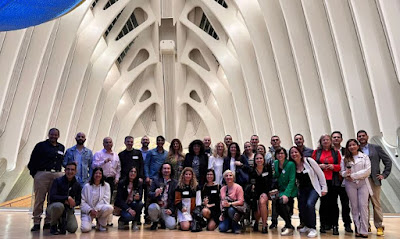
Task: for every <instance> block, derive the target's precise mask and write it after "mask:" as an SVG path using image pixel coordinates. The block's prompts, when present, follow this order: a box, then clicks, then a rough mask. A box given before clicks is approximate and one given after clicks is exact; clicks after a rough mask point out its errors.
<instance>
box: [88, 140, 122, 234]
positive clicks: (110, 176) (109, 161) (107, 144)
mask: <svg viewBox="0 0 400 239" xmlns="http://www.w3.org/2000/svg"><path fill="white" fill-rule="evenodd" d="M103 147H104V149H102V150H100V151H98V152H96V153H95V154H94V157H93V166H92V167H93V168H96V167H101V168H102V169H103V173H104V177H105V181H106V182H107V183H108V184H110V192H111V196H110V203H112V201H113V198H112V195H113V192H114V188H115V185H117V184H118V182H119V178H120V175H121V174H120V173H121V164H120V161H119V157H118V154H116V153H114V152H113V151H112V147H113V141H112V139H111V138H110V137H105V138H104V139H103ZM112 216H113V215H112V214H111V215H110V217H109V219H108V223H107V226H113V223H112Z"/></svg>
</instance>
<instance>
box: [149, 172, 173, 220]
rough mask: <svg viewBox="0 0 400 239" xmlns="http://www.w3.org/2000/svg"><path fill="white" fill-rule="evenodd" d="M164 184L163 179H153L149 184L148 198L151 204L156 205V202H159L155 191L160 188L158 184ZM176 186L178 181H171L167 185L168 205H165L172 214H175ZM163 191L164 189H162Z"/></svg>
mask: <svg viewBox="0 0 400 239" xmlns="http://www.w3.org/2000/svg"><path fill="white" fill-rule="evenodd" d="M161 183H164V178H158V177H157V178H155V179H154V180H153V182H152V183H151V186H150V190H149V198H150V200H151V202H152V203H158V201H161V196H162V193H161V194H160V195H158V196H157V197H156V192H155V191H156V189H157V188H160V184H161ZM177 186H178V181H176V180H175V179H171V182H170V184H169V189H168V199H167V200H168V204H167V209H169V210H171V212H172V214H175V210H176V207H175V189H176V187H177ZM164 190H165V187H164Z"/></svg>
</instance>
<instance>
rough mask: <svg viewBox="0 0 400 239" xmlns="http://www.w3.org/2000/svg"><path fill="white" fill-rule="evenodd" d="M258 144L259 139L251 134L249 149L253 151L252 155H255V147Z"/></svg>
mask: <svg viewBox="0 0 400 239" xmlns="http://www.w3.org/2000/svg"><path fill="white" fill-rule="evenodd" d="M258 143H260V139H259V137H258V135H256V134H253V135H252V136H251V138H250V144H251V148H252V150H253V153H257V146H258Z"/></svg>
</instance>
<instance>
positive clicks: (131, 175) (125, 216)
mask: <svg viewBox="0 0 400 239" xmlns="http://www.w3.org/2000/svg"><path fill="white" fill-rule="evenodd" d="M142 193H143V183H141V182H140V181H139V177H138V172H137V169H136V167H132V168H131V170H129V172H128V175H127V177H125V179H124V180H122V181H121V182H119V184H118V190H117V197H116V199H115V206H117V207H119V208H121V217H120V218H119V220H118V229H125V225H127V224H129V222H130V221H132V230H139V228H138V226H137V222H139V221H140V214H141V213H142V209H143V202H142Z"/></svg>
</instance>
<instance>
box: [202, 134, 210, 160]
mask: <svg viewBox="0 0 400 239" xmlns="http://www.w3.org/2000/svg"><path fill="white" fill-rule="evenodd" d="M203 144H204V152H205V153H206V154H207V155H208V157H210V156H211V155H212V148H211V138H210V136H206V137H204V139H203Z"/></svg>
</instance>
